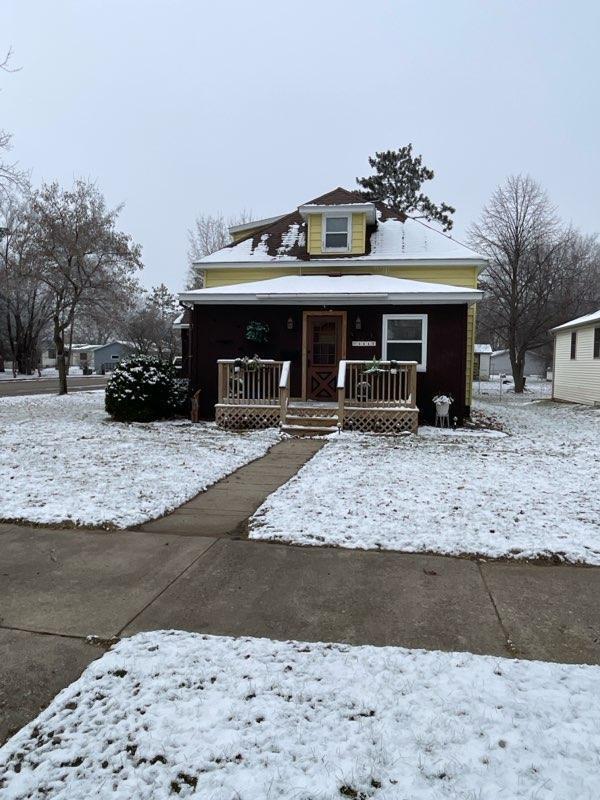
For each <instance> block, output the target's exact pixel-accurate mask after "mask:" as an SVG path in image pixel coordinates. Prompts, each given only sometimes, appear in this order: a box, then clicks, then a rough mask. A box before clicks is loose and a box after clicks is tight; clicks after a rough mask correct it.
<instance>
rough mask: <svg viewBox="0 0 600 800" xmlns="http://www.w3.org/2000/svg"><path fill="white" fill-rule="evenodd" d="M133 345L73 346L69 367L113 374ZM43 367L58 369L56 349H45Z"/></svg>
mask: <svg viewBox="0 0 600 800" xmlns="http://www.w3.org/2000/svg"><path fill="white" fill-rule="evenodd" d="M132 350H133V347H132V345H130V344H128V343H127V342H119V341H116V340H115V341H112V342H107V343H106V344H73V345H71V350H70V351H68V350H67V361H68V364H69V367H78V368H79V369H81V370H90V371H91V372H94V373H96V374H97V375H103V374H105V373H106V372H111V371H112V370H113V369H114V368H115V366H116V365H117V364H118V363H119V361H120V360H121V359H122V358H125V357H127V356H128V355H130V353H131V352H132ZM41 366H42V367H43V368H45V367H56V349H55V348H54V347H51V346H47V347H44V348H43V349H42V353H41Z"/></svg>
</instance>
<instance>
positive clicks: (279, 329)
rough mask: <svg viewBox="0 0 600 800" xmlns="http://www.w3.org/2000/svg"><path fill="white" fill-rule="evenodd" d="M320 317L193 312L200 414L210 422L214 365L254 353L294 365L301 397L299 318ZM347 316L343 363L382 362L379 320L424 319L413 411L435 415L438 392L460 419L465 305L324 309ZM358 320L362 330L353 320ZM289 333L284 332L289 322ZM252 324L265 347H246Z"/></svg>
mask: <svg viewBox="0 0 600 800" xmlns="http://www.w3.org/2000/svg"><path fill="white" fill-rule="evenodd" d="M303 310H307V311H318V310H319V309H318V307H316V306H311V307H306V309H303V308H301V307H298V306H262V305H261V306H204V305H202V306H195V308H194V312H193V317H192V327H191V358H190V382H191V389H192V391H196V389H201V395H200V414H201V417H202V418H203V419H213V418H214V404H215V403H216V402H217V360H218V359H219V358H237V357H238V356H243V355H254V354H255V353H257V354H258V355H259V356H262V357H263V358H275V359H282V360H286V361H291V362H292V370H291V386H290V389H291V396H292V397H300V395H301V394H302V387H301V383H302V312H303ZM328 310H333V311H346V313H347V319H348V328H347V342H346V347H347V349H346V358H348V359H371V358H373V357H377V358H381V338H382V315H383V314H427V317H428V343H427V345H428V346H427V371H426V372H419V373H418V376H417V405H418V407H419V409H420V410H421V414H422V416H423V418H424V419H427V420H430V419H431V418H432V415H433V413H434V409H433V403H432V402H431V399H432V397H433V396H434V395H435V394H436V393H438V392H444V393H451V394H452V395H453V397H454V398H455V401H456V402H455V404H454V406H453V407H452V411H451V413H452V415H456V416H457V417H459V419H462V418H463V416H464V415H465V414H468V411H469V410H468V408H467V407H466V406H465V381H466V374H465V370H466V330H467V306H466V305H432V306H405V305H403V306H349V307H338V306H335V307H330V308H329V307H328ZM357 317H360V322H361V326H360V330H357V329H356V319H357ZM289 319H291V320H292V325H293V327H292V328H291V329H289V328H288V320H289ZM252 320H257V321H259V322H264V323H267V325H268V326H269V330H270V336H269V342H268V343H267V344H264V345H260V346H259V347H258V348H257V347H255V346H254V345H253V343H252V342H248V341H246V338H245V333H246V327H247V325H248V323H249V322H250V321H252ZM352 341H375V342H376V345H375V347H352Z"/></svg>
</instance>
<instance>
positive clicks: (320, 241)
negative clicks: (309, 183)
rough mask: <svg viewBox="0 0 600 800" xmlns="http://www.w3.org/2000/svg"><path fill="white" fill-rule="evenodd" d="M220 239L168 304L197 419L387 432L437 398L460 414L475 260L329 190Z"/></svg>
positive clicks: (466, 388)
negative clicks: (183, 331) (178, 321)
mask: <svg viewBox="0 0 600 800" xmlns="http://www.w3.org/2000/svg"><path fill="white" fill-rule="evenodd" d="M230 232H231V235H232V238H233V242H232V243H231V244H229V245H228V246H226V247H224V248H223V249H221V250H218V251H217V252H215V253H212V254H211V255H209V256H206V257H205V258H203V259H201V260H200V261H199V262H197V266H198V267H199V268H200V269H202V270H204V274H205V286H204V288H202V289H196V290H193V291H187V292H183V293H182V294H181V295H180V300H181V302H182V304H183V305H184V306H185V307H187V308H188V309H189V314H188V316H187V318H186V320H187V321H186V324H188V325H189V328H188V329H187V335H188V336H189V375H190V387H191V390H192V392H194V393H195V392H199V394H198V402H199V415H200V417H201V418H205V419H211V418H215V417H216V420H217V422H218V423H219V424H220V425H223V426H225V427H237V428H245V427H248V428H249V427H267V426H270V425H276V424H278V423H279V422H281V423H282V425H283V428H284V430H288V431H289V432H297V433H304V432H311V430H312V432H314V429H315V428H320V429H321V430H323V431H328V430H333V429H337V426H341V427H344V428H347V429H353V430H372V431H381V432H399V431H403V430H416V426H417V422H418V418H419V415H420V416H421V418H423V419H428V420H431V419H432V418H433V416H434V405H433V397H434V396H435V395H436V394H439V393H443V394H451V395H452V397H453V398H454V402H453V405H452V408H451V411H450V413H451V416H453V417H456V418H457V420H459V421H460V420H462V419H463V418H464V417H465V416H468V415H469V411H470V404H471V391H472V377H473V344H474V319H475V305H476V303H477V302H478V301H479V300H480V299H481V296H482V293H481V292H480V291H479V290H478V289H477V278H478V274H479V272H480V271H481V269H483V268H484V266H485V264H486V262H485V260H484V258H483V257H482V256H480V255H478V254H477V253H475V252H473V251H472V250H470V249H469V248H467V247H465V246H464V245H462V244H460V243H459V242H457V241H455V240H454V239H452V238H451V237H449V236H447V235H445V234H443V233H441V232H440V231H439V230H437V229H435V228H434V227H433V226H431V225H429V224H426V223H424V222H423V221H421V220H418V219H414V218H411V217H408V216H406V215H404V214H402V213H398V212H395V211H393V210H392V209H391V208H389V207H388V206H386V205H385V204H383V203H378V202H377V203H374V202H366V201H365V200H364V198H363V197H362V196H361V195H360V194H359V193H357V192H352V191H347V190H345V189H342V188H338V189H334V190H333V191H331V192H328V193H327V194H325V195H323V196H321V197H317V198H315V199H314V200H311V201H309V202H308V203H304V204H303V205H300V206H298V208H296V209H295V210H294V211H292V212H291V213H289V214H284V215H281V216H277V217H271V218H269V219H263V220H258V221H255V222H250V223H246V224H244V225H237V226H234V227H232V228H230ZM254 355H257V356H258V360H257V359H254V358H253V356H254Z"/></svg>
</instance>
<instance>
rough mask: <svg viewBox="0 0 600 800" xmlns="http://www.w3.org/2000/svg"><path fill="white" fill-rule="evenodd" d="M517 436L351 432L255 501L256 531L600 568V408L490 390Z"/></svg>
mask: <svg viewBox="0 0 600 800" xmlns="http://www.w3.org/2000/svg"><path fill="white" fill-rule="evenodd" d="M475 407H476V408H477V409H479V410H480V411H481V412H483V413H484V414H486V415H490V416H493V417H496V418H498V420H500V421H501V422H502V423H503V424H504V425H505V427H506V429H507V431H508V433H509V434H510V435H506V436H502V435H501V434H500V435H499V434H498V433H497V432H483V431H480V432H478V431H457V432H453V431H451V432H446V431H444V432H440V431H436V430H434V429H431V428H429V429H427V428H421V431H420V435H419V436H406V437H401V438H393V437H382V436H371V435H360V434H350V433H347V434H346V433H343V434H342V435H341V436H339V437H335V438H334V439H333V440H332V441H330V442H329V443H328V444H327V445H326V446H325V447H324V448H323V449H322V450H321V451H320V452H319V453H317V455H316V456H314V458H313V459H311V461H309V462H308V463H307V464H306V465H305V466H304V467H303V468H302V469H301V470H300V472H299V473H298V475H297V476H295V477H294V478H292V480H291V481H289V482H288V483H287V484H285V485H284V486H282V487H281V488H280V489H278V490H277V491H276V492H274V493H273V494H272V495H270V496H269V497H268V498H267V500H266V502H265V503H264V504H263V505H262V506H261V507H260V508H259V509H258V511H257V512H256V514H255V516H254V517H253V518H252V521H251V526H250V537H251V538H253V539H276V540H281V541H287V542H295V543H299V544H312V545H337V546H342V547H351V548H380V549H384V550H403V551H407V552H419V551H432V552H439V553H446V554H465V553H471V554H480V555H484V556H491V557H509V558H534V557H553V556H558V557H559V558H562V559H566V560H569V561H573V562H583V563H588V564H600V491H599V486H600V446H599V444H600V410H598V409H592V408H587V407H584V406H571V405H565V404H557V403H552V402H550V401H540V400H536V399H532V395H531V394H527V395H525V396H518V395H515V394H514V393H513V394H507V395H502V397H500V396H498V397H493V396H491V395H490V396H487V397H485V398H480V399H479V400H477V401H476V403H475Z"/></svg>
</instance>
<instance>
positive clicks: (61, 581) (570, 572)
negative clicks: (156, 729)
mask: <svg viewBox="0 0 600 800" xmlns="http://www.w3.org/2000/svg"><path fill="white" fill-rule="evenodd" d="M210 525H211V526H212V527H213V528H214V526H213V523H212V522H210ZM236 531H237V533H235V534H228V535H219V536H216V535H212V536H207V535H203V531H202V526H201V523H200V524H199V527H198V533H197V534H196V535H194V534H191V532H190V531H186V532H185V534H183V535H182V534H176V533H169V532H167V531H150V530H149V531H126V532H121V533H103V532H98V531H94V532H92V531H74V530H70V531H62V530H51V529H40V528H30V527H25V526H17V525H0V547H1V548H2V554H3V558H2V564H1V566H0V687H1V688H0V741H2V740H3V739H4V738H6V737H7V736H8V735H10V734H11V733H12V732H14V731H15V730H17V729H18V728H19V727H21V726H22V725H23V724H25V723H26V722H27V721H29V720H30V719H32V718H33V717H34V716H36V715H37V714H38V713H39V711H40V709H41V708H43V707H45V706H46V705H47V704H48V703H49V702H50V700H51V699H52V698H53V697H54V695H55V694H56V693H57V692H58V691H59V690H60V689H61V688H63V687H64V686H66V685H67V684H69V683H71V682H72V681H73V680H75V679H76V678H77V677H78V676H79V675H80V673H81V671H82V670H83V669H84V668H85V666H86V665H87V664H88V663H89V662H90V661H91V660H92V659H94V658H97V657H98V656H100V655H101V654H102V652H103V646H104V645H106V646H107V642H106V640H110V639H111V638H112V637H115V636H126V635H129V634H132V633H135V632H138V631H143V630H155V629H163V628H179V629H183V630H191V631H202V632H205V633H213V634H227V635H233V636H237V635H240V634H247V635H252V636H267V637H271V638H275V639H288V638H291V639H306V640H309V641H319V640H324V641H341V642H349V643H352V644H364V643H372V644H376V645H402V646H405V647H423V648H427V649H441V650H466V651H470V652H473V653H486V654H490V655H494V656H505V657H515V656H516V657H521V658H529V659H542V660H549V661H565V662H577V663H594V664H600V630H599V628H598V619H600V568H582V567H571V566H534V565H529V564H522V563H521V564H517V563H500V562H478V561H474V560H469V559H460V558H450V557H445V556H432V555H415V554H402V553H393V552H368V551H367V552H365V551H359V550H340V549H331V548H302V547H293V546H288V545H280V544H270V543H263V542H253V541H248V540H247V539H244V538H235V536H240V535H242V536H243V534H241V533H240V530H239V526H238V525H237V524H236ZM88 636H95V637H97V639H96V640H94V643H88V641H87V638H86V637H88Z"/></svg>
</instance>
